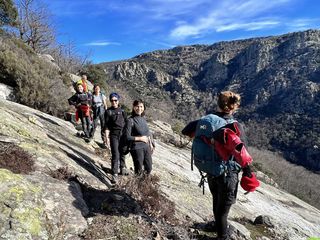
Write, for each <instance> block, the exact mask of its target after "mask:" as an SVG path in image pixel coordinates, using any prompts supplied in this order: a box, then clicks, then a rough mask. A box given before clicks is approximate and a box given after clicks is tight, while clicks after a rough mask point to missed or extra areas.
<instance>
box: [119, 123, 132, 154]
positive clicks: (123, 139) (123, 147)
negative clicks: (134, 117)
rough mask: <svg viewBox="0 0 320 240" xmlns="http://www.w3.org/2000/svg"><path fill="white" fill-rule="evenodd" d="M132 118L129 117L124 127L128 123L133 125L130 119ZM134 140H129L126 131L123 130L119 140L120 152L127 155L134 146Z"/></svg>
mask: <svg viewBox="0 0 320 240" xmlns="http://www.w3.org/2000/svg"><path fill="white" fill-rule="evenodd" d="M129 119H130V118H128V119H127V121H126V124H125V126H124V128H123V129H126V128H127V124H132V125H131V126H133V121H129ZM132 144H133V141H129V140H128V138H127V135H126V132H125V131H122V133H121V136H120V141H119V149H120V153H121V154H122V155H127V154H128V153H129V152H130V150H131V148H132Z"/></svg>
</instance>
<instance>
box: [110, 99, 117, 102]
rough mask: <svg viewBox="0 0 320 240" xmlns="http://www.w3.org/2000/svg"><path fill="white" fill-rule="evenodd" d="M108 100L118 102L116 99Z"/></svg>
mask: <svg viewBox="0 0 320 240" xmlns="http://www.w3.org/2000/svg"><path fill="white" fill-rule="evenodd" d="M110 102H118V99H111V100H110Z"/></svg>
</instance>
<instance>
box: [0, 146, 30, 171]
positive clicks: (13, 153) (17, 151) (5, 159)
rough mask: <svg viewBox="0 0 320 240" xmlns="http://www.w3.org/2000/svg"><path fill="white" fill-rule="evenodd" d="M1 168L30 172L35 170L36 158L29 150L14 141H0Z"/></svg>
mask: <svg viewBox="0 0 320 240" xmlns="http://www.w3.org/2000/svg"><path fill="white" fill-rule="evenodd" d="M0 168H5V169H8V170H10V171H12V172H13V173H18V174H28V173H30V172H32V171H34V160H33V158H32V156H31V155H30V154H29V153H28V152H26V151H25V150H23V149H22V148H21V147H19V146H17V145H15V144H14V143H4V142H0Z"/></svg>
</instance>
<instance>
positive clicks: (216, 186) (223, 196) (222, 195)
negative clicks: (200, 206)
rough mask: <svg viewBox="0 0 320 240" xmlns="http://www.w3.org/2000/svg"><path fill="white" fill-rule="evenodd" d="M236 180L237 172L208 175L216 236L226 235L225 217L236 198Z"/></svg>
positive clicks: (222, 236)
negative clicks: (216, 175) (215, 175)
mask: <svg viewBox="0 0 320 240" xmlns="http://www.w3.org/2000/svg"><path fill="white" fill-rule="evenodd" d="M238 182H239V180H238V172H229V173H228V174H227V175H226V176H225V175H224V174H222V175H221V176H218V177H213V176H210V175H209V176H208V184H209V188H210V192H211V194H212V198H213V204H212V205H213V215H214V218H215V224H216V227H217V233H218V237H221V238H224V237H226V236H227V226H228V225H227V218H228V214H229V211H230V208H231V205H232V204H234V203H235V201H236V198H237V192H238Z"/></svg>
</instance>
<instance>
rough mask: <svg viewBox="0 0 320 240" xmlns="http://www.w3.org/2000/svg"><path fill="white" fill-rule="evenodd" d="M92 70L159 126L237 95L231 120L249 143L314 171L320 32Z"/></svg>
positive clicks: (319, 165) (187, 49)
mask: <svg viewBox="0 0 320 240" xmlns="http://www.w3.org/2000/svg"><path fill="white" fill-rule="evenodd" d="M99 66H101V67H102V68H104V71H105V73H106V80H107V83H109V84H110V86H116V87H118V88H120V89H121V88H124V87H126V88H127V89H128V88H129V89H130V91H129V92H128V95H129V96H130V97H131V98H134V97H142V98H144V99H145V100H146V101H147V102H148V103H149V104H150V106H152V108H156V109H157V110H158V114H157V115H156V116H157V117H158V118H162V119H163V120H166V121H170V119H172V117H173V118H176V119H184V120H185V121H189V120H192V119H196V118H198V117H200V116H201V115H203V114H205V113H208V112H212V111H214V109H215V105H214V102H215V101H214V100H215V96H216V93H217V92H219V91H221V90H225V89H229V90H233V91H236V92H239V93H240V94H241V96H242V109H241V110H240V111H239V113H238V114H237V117H238V118H239V119H240V121H243V122H244V123H245V125H246V128H247V131H248V135H249V139H250V140H251V145H254V146H257V147H261V148H268V149H270V150H273V151H282V152H284V154H285V156H286V158H287V159H289V160H290V161H292V162H294V163H298V164H301V165H303V166H305V167H307V168H308V169H311V170H314V171H319V170H320V152H319V151H320V150H319V149H320V148H319V146H320V138H319V135H318V134H316V132H319V131H320V120H319V119H320V115H319V112H320V104H319V102H320V91H319V90H320V31H319V30H308V31H304V32H297V33H289V34H285V35H282V36H272V37H265V38H253V39H247V40H238V41H230V42H219V43H215V44H213V45H193V46H181V47H175V48H173V49H169V50H161V51H154V52H151V53H146V54H140V55H138V56H136V57H134V58H132V59H128V60H125V61H118V62H111V63H102V64H99ZM257 132H258V133H259V134H256V133H257Z"/></svg>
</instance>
